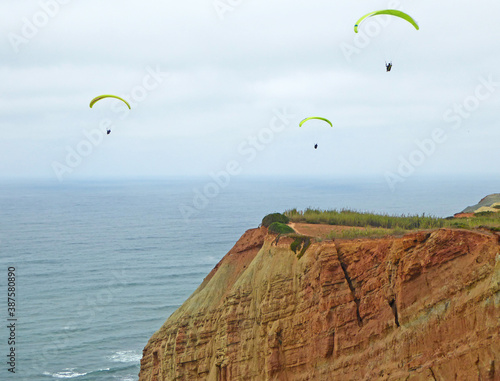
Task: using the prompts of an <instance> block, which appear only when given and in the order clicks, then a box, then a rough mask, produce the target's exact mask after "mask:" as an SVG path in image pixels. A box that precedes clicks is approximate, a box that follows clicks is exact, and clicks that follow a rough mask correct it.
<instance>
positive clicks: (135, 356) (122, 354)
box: [109, 351, 142, 362]
mask: <svg viewBox="0 0 500 381" xmlns="http://www.w3.org/2000/svg"><path fill="white" fill-rule="evenodd" d="M141 358H142V354H141V353H137V352H136V351H118V352H116V353H115V354H114V355H112V356H109V359H110V360H112V361H115V362H139V361H141Z"/></svg>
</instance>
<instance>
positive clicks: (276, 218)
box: [262, 213, 290, 228]
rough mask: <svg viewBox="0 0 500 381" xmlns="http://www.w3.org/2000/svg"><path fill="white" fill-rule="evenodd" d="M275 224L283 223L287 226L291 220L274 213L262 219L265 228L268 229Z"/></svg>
mask: <svg viewBox="0 0 500 381" xmlns="http://www.w3.org/2000/svg"><path fill="white" fill-rule="evenodd" d="M273 222H281V223H282V224H287V223H289V222H290V219H289V218H288V217H287V216H285V215H283V214H281V213H272V214H268V215H267V216H265V217H264V218H263V219H262V226H265V227H266V228H267V227H269V225H271V224H272V223H273Z"/></svg>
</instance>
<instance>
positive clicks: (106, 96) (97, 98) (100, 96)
mask: <svg viewBox="0 0 500 381" xmlns="http://www.w3.org/2000/svg"><path fill="white" fill-rule="evenodd" d="M104 98H116V99H119V100H121V101H122V102H124V103H125V104H126V105H127V107H128V108H129V109H130V105H129V104H128V102H127V101H126V100H125V99H123V98H120V97H118V96H116V95H109V94H105V95H99V96H97V97H95V98H94V99H92V100H91V101H90V108H92V106H93V105H94V104H95V103H96V102H97V101H100V100H101V99H104Z"/></svg>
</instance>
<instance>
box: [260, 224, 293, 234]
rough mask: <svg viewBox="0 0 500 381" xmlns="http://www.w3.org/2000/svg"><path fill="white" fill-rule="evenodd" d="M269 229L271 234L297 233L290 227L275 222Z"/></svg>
mask: <svg viewBox="0 0 500 381" xmlns="http://www.w3.org/2000/svg"><path fill="white" fill-rule="evenodd" d="M267 229H268V230H269V231H270V232H271V233H276V234H288V233H295V230H293V229H292V228H291V227H290V226H288V225H285V224H283V223H281V222H273V223H272V224H271V225H269V227H268V228H267Z"/></svg>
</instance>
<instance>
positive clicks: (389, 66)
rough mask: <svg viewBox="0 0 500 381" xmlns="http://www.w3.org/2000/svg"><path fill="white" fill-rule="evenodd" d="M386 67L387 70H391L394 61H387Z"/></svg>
mask: <svg viewBox="0 0 500 381" xmlns="http://www.w3.org/2000/svg"><path fill="white" fill-rule="evenodd" d="M385 69H386V71H391V69H392V62H389V63H387V62H386V63H385Z"/></svg>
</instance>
